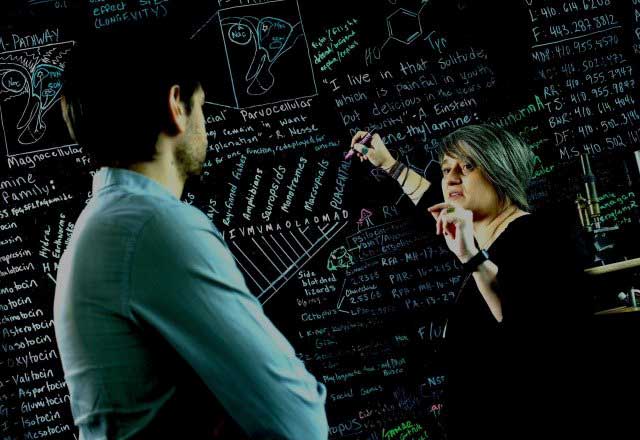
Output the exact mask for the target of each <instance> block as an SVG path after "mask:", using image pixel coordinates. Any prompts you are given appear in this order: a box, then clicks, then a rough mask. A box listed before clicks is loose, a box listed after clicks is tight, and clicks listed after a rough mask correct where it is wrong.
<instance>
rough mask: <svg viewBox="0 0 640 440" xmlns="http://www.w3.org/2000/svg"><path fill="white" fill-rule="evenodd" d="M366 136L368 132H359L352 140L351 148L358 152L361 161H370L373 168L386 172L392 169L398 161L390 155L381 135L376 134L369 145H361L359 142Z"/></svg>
mask: <svg viewBox="0 0 640 440" xmlns="http://www.w3.org/2000/svg"><path fill="white" fill-rule="evenodd" d="M366 135H367V132H366V131H359V132H357V133H356V134H355V136H353V138H352V139H351V148H352V149H354V150H356V152H357V153H356V154H357V155H358V157H359V158H360V161H364V160H368V161H369V162H371V164H372V165H373V166H375V167H377V168H382V169H384V170H388V169H389V168H391V166H392V165H393V164H394V163H395V162H396V160H395V159H394V158H393V157H392V156H391V153H389V150H388V149H387V147H386V145H385V144H384V142H382V138H381V137H380V135H378V134H374V135H373V137H372V138H371V142H370V143H369V145H362V144H360V143H359V142H360V141H361V140H362V139H363V138H364V137H365V136H366ZM365 148H366V150H365Z"/></svg>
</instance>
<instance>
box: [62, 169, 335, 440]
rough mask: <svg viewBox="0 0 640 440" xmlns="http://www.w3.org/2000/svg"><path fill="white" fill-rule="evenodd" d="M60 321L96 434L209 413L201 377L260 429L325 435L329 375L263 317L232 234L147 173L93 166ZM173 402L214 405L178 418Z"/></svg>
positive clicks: (66, 363)
mask: <svg viewBox="0 0 640 440" xmlns="http://www.w3.org/2000/svg"><path fill="white" fill-rule="evenodd" d="M54 320H55V330H56V337H57V341H58V346H59V348H60V354H61V359H62V364H63V367H64V371H65V379H66V382H67V384H68V386H69V390H70V394H71V404H72V412H73V416H74V420H75V423H76V424H77V425H78V426H79V427H80V431H81V435H82V437H83V438H84V439H86V440H93V439H106V438H110V439H111V438H114V439H121V438H129V436H131V435H133V436H134V438H135V435H136V434H140V435H144V433H145V432H162V431H164V430H165V429H168V427H169V424H170V423H173V424H174V425H172V426H173V429H176V431H177V432H181V429H182V431H184V432H190V429H191V428H193V426H192V425H193V424H194V423H195V424H197V423H200V422H203V423H205V422H206V420H202V421H201V420H196V419H199V418H203V417H204V418H206V417H207V413H206V408H205V407H204V406H203V404H202V399H200V400H199V399H197V398H196V396H195V395H194V394H193V393H196V392H197V390H198V383H199V384H201V386H200V389H203V390H204V391H205V392H206V393H207V394H210V395H212V396H215V399H214V400H215V401H217V402H218V404H219V405H221V406H222V407H223V408H224V410H225V411H226V413H228V414H229V415H231V417H232V418H233V419H234V420H235V422H237V424H238V425H239V426H240V427H241V428H242V429H243V430H244V431H245V432H246V433H247V434H248V435H249V436H252V437H253V436H255V437H259V436H261V435H265V436H273V437H276V438H285V439H305V440H313V439H326V438H327V422H326V415H325V411H324V403H325V398H326V390H325V387H324V385H322V384H321V383H318V382H317V381H316V380H315V378H314V377H313V376H312V375H311V374H309V373H308V372H307V371H306V369H305V367H304V365H303V363H302V362H301V361H300V360H299V359H298V358H297V357H296V356H295V353H294V350H293V348H292V347H291V345H290V344H289V342H288V341H287V340H286V339H285V338H284V336H283V335H282V334H281V333H280V332H279V331H278V330H277V329H276V328H275V327H274V326H273V324H272V323H271V322H270V320H269V319H268V318H267V317H266V316H265V315H264V313H263V310H262V307H261V305H260V303H259V302H258V301H257V300H256V299H255V297H254V296H253V295H251V293H250V292H249V290H248V288H247V286H246V284H245V281H244V279H243V277H242V274H241V273H240V271H239V270H238V268H237V266H236V264H235V261H234V260H233V257H232V255H231V253H230V252H229V249H228V248H227V245H226V244H225V242H224V241H223V239H222V236H221V235H220V233H219V232H218V231H217V230H216V228H215V227H214V225H213V224H212V223H211V221H210V220H209V219H208V218H207V216H206V215H205V214H204V213H203V212H202V211H200V210H199V209H197V208H195V207H192V206H189V205H187V204H185V203H183V202H181V201H180V200H179V199H177V198H176V197H175V196H174V195H173V194H171V193H170V192H169V191H168V190H167V189H165V188H164V187H163V186H162V185H160V184H159V183H157V182H155V181H154V180H152V179H150V178H148V177H146V176H144V175H142V174H140V173H137V172H134V171H130V170H126V169H121V168H109V167H103V168H101V169H100V170H99V171H98V172H97V173H96V174H95V175H94V178H93V197H92V198H91V200H90V201H89V203H88V204H87V206H86V207H85V209H84V210H83V211H82V213H81V215H80V217H79V218H78V220H77V222H76V226H75V229H74V231H73V234H72V237H71V239H70V242H69V245H68V247H67V249H66V251H65V252H64V254H63V257H62V259H61V262H60V266H59V269H58V276H57V286H56V295H55V307H54ZM189 375H192V376H193V377H192V378H189V379H185V377H187V376H189ZM187 384H188V385H187ZM189 387H190V388H189ZM185 390H186V391H185ZM205 400H206V399H205ZM190 406H193V408H190ZM168 408H176V409H179V410H180V411H181V413H182V414H191V415H197V414H200V413H202V415H201V416H196V417H192V418H191V420H167V419H170V418H171V412H172V411H169V410H168ZM203 409H204V410H205V411H204V412H203ZM213 416H214V415H213V414H211V415H210V417H213ZM181 423H184V424H185V426H182V427H180V424H181ZM187 424H189V425H188V426H187ZM178 428H180V429H178ZM193 432H198V431H197V430H195V429H194V431H193ZM185 438H186V437H185Z"/></svg>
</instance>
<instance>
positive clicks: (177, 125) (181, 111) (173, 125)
mask: <svg viewBox="0 0 640 440" xmlns="http://www.w3.org/2000/svg"><path fill="white" fill-rule="evenodd" d="M180 97H181V95H180V86H179V85H173V86H171V89H169V101H168V104H169V108H168V110H169V120H168V122H169V126H168V127H167V131H168V133H169V134H172V135H176V134H180V133H182V132H184V131H185V130H186V128H187V116H188V115H187V109H186V107H185V105H184V102H182V101H181V99H180Z"/></svg>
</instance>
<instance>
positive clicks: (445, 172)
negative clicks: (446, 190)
mask: <svg viewBox="0 0 640 440" xmlns="http://www.w3.org/2000/svg"><path fill="white" fill-rule="evenodd" d="M442 174H444V175H445V176H446V175H447V174H449V168H443V169H442Z"/></svg>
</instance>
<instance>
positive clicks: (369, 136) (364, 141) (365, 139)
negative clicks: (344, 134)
mask: <svg viewBox="0 0 640 440" xmlns="http://www.w3.org/2000/svg"><path fill="white" fill-rule="evenodd" d="M372 138H373V135H372V134H371V133H367V134H366V135H365V136H364V137H363V138H362V140H361V141H360V142H358V143H359V144H362V145H367V144H368V143H369V142H371V139H372Z"/></svg>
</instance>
